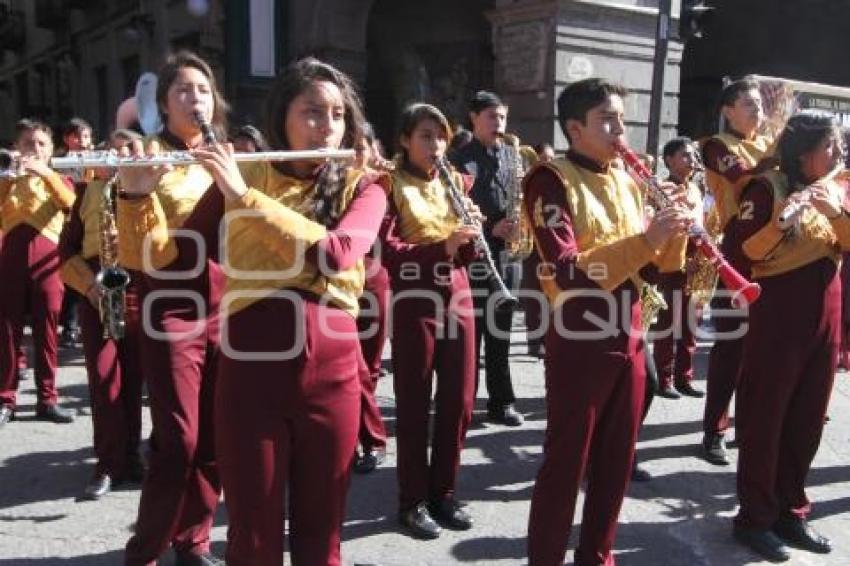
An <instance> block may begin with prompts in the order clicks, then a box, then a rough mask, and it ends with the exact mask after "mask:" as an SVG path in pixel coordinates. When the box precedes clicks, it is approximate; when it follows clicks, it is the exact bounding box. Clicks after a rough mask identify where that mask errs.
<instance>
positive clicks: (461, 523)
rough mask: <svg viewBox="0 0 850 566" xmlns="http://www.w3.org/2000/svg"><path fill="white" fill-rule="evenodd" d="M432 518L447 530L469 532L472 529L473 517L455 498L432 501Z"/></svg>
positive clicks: (429, 505) (429, 506) (430, 504)
mask: <svg viewBox="0 0 850 566" xmlns="http://www.w3.org/2000/svg"><path fill="white" fill-rule="evenodd" d="M428 510H429V511H430V512H431V516H432V517H434V519H435V520H436V521H437V522H438V523H440V524H441V525H442V526H444V527H446V528H447V529H452V530H453V531H467V530H469V529H471V528H472V517H470V516H469V513H467V512H466V511H464V510H463V507H462V506H461V505H460V504H459V503H458V502H457V501H455V500H454V499H453V498H449V499H442V500H440V501H432V502H431V503H429V504H428Z"/></svg>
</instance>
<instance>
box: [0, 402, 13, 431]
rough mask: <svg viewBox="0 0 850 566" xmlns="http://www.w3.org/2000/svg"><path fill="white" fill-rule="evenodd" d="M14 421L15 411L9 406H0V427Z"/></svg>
mask: <svg viewBox="0 0 850 566" xmlns="http://www.w3.org/2000/svg"><path fill="white" fill-rule="evenodd" d="M13 420H15V409H13V408H12V407H10V406H9V405H0V426H3V425H4V424H6V423H8V422H11V421H13Z"/></svg>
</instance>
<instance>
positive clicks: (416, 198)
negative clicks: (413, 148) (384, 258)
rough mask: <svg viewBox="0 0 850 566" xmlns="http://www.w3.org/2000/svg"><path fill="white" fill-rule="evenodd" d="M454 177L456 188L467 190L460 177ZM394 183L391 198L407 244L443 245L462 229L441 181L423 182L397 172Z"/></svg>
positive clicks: (393, 174) (456, 175)
mask: <svg viewBox="0 0 850 566" xmlns="http://www.w3.org/2000/svg"><path fill="white" fill-rule="evenodd" d="M452 174H453V176H454V181H455V186H457V187H463V178H462V177H461V175H460V173H457V172H453V173H452ZM391 179H392V196H391V198H392V199H393V203H394V204H395V207H396V209H397V210H398V218H397V220H396V223H397V228H398V232H399V235H400V236H401V238H402V239H403V240H404V241H406V242H409V243H411V244H430V243H434V242H440V241H443V240H445V239H447V238H448V237H449V236H450V235H451V234H452V233H453V232H454V231H455V230H456V229H457V228H458V227H459V226H460V225H461V222H460V220H459V219H458V216H457V214H455V211H454V208H453V207H452V203H451V200H450V198H449V196H448V194H447V191H448V189H447V188H446V187H444V186H443V183H442V181H441V180H440V179H439V178H435V179H430V180H427V179H422V178H420V177H417V176H415V175H413V174H411V173H409V172H407V171H405V170H403V169H401V168H397V169H396V170H395V171H393V173H392V175H391Z"/></svg>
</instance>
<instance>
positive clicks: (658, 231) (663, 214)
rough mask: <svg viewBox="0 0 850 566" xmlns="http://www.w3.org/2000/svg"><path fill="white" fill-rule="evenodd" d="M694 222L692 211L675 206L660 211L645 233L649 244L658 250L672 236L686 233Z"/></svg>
mask: <svg viewBox="0 0 850 566" xmlns="http://www.w3.org/2000/svg"><path fill="white" fill-rule="evenodd" d="M691 222H692V219H691V217H690V213H689V212H688V211H686V210H685V209H683V208H681V207H678V206H675V207H672V208H665V209H663V210H660V211H658V212H657V213H656V214H655V216H653V218H652V220H651V221H650V222H649V226H647V228H646V232H644V235H645V236H646V239H647V241H649V245H650V246H652V247H653V248H654V249H656V250H658V249H660V248H662V247H663V246H664V244H665V243H666V242H667V241H668V240H669V239H670V238H672V237H674V236H678V235H681V234H684V233H685V232H686V230H687V229H688V226H689V225H690V223H691Z"/></svg>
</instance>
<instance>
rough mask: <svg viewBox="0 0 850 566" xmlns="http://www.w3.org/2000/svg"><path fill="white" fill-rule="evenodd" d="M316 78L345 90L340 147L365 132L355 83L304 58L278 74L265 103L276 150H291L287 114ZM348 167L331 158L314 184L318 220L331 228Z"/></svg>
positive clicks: (270, 139) (270, 137)
mask: <svg viewBox="0 0 850 566" xmlns="http://www.w3.org/2000/svg"><path fill="white" fill-rule="evenodd" d="M317 81H327V82H330V83H333V84H334V85H336V86H337V88H339V90H340V92H341V93H342V101H343V105H344V107H345V118H344V120H345V134H344V135H343V138H342V142H341V144H340V147H341V148H353V147H354V144H355V142H356V141H357V140H358V139H359V138H360V136H361V135H362V129H363V123H364V122H365V121H366V120H365V118H364V116H363V104H362V102H361V100H360V96H359V95H358V94H357V90H356V88H355V86H354V82H353V81H352V80H351V79H350V78H349V77H348V75H346V74H345V73H343V72H342V71H340V70H339V69H337V68H336V67H333V66H332V65H329V64H327V63H324V62H322V61H319V60H318V59H316V58H314V57H305V58H303V59H299V60H298V61H295V62H293V63H291V64H290V65H289V66H288V67H287V68H286V69H285V70H284V71H283V72H282V73H281V74H280V75H278V77H277V79H276V80H275V83H274V85H273V86H272V89H271V91H270V92H269V97H268V101H267V103H266V139H267V140H268V143H269V146H270V147H271V148H272V149H273V150H288V149H290V146H289V140H288V139H287V138H286V127H285V124H286V115H287V112H289V106H290V105H291V104H292V101H293V100H294V99H295V98H296V97H297V96H298V95H300V94H301V93H302V92H304V91H305V90H306V89H307V88H308V87H310V85H312V84H313V83H315V82H317ZM347 172H348V166H347V165H345V164H343V163H341V162H337V161H332V162H330V163H328V164H327V165H325V166H323V167H322V168H321V170H320V172H319V177H318V179H317V180H316V185H315V197H316V198H315V202H314V207H313V215H314V217H315V219H316V221H317V222H319V223H321V224H324V225H325V226H327V227H329V228H331V227H334V226H336V224H337V222H338V221H339V218H340V216H341V215H342V212H343V211H342V210H341V207H340V206H339V199H340V198H341V197H342V193H343V189H345V180H346V175H347Z"/></svg>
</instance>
